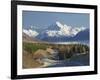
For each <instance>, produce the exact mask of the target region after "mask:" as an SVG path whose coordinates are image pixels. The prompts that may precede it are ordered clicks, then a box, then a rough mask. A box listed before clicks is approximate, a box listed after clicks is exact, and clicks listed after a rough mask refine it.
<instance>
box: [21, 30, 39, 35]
mask: <svg viewBox="0 0 100 80" xmlns="http://www.w3.org/2000/svg"><path fill="white" fill-rule="evenodd" d="M23 32H24V33H26V34H27V35H28V36H30V37H36V36H38V35H39V33H38V32H36V31H33V30H31V29H29V30H26V29H23Z"/></svg>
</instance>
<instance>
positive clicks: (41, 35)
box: [23, 21, 89, 42]
mask: <svg viewBox="0 0 100 80" xmlns="http://www.w3.org/2000/svg"><path fill="white" fill-rule="evenodd" d="M23 33H25V34H27V35H28V36H30V37H32V38H36V39H39V40H42V41H48V42H66V41H81V40H89V28H85V27H71V26H68V25H66V24H62V23H60V22H59V21H57V22H56V23H55V24H52V25H50V26H48V28H46V29H45V30H43V31H41V32H39V31H36V30H32V29H28V30H26V29H23Z"/></svg>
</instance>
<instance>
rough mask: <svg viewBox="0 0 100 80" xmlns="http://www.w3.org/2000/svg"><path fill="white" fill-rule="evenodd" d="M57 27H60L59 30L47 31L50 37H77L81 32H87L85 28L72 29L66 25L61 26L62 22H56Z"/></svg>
mask: <svg viewBox="0 0 100 80" xmlns="http://www.w3.org/2000/svg"><path fill="white" fill-rule="evenodd" d="M56 25H57V26H58V27H59V30H46V32H45V33H46V34H47V35H48V36H50V37H54V36H56V37H59V36H67V37H73V36H75V35H77V34H78V33H79V32H80V31H82V30H85V29H86V28H84V27H71V26H67V25H66V24H61V23H60V22H58V21H57V22H56Z"/></svg>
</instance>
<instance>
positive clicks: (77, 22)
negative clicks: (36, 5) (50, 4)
mask: <svg viewBox="0 0 100 80" xmlns="http://www.w3.org/2000/svg"><path fill="white" fill-rule="evenodd" d="M56 21H60V22H61V23H64V24H66V25H68V26H72V27H82V26H83V27H88V28H89V21H90V20H89V14H82V13H61V12H39V11H23V13H22V22H23V23H22V25H23V28H24V29H27V28H29V27H30V26H35V27H37V28H39V29H42V28H45V27H48V26H50V25H52V24H55V22H56Z"/></svg>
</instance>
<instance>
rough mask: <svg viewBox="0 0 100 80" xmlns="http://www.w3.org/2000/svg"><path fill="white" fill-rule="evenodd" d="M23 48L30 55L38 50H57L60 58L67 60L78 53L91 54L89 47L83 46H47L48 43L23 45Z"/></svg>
mask: <svg viewBox="0 0 100 80" xmlns="http://www.w3.org/2000/svg"><path fill="white" fill-rule="evenodd" d="M23 48H24V50H25V51H27V52H29V53H34V52H36V51H37V50H38V49H42V50H46V49H47V48H51V49H54V50H55V49H56V50H58V52H59V56H60V57H62V58H64V59H66V58H70V57H71V56H72V55H74V54H77V53H85V54H87V53H89V47H88V46H87V45H83V44H67V45H65V44H47V43H45V44H44V43H23Z"/></svg>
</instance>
